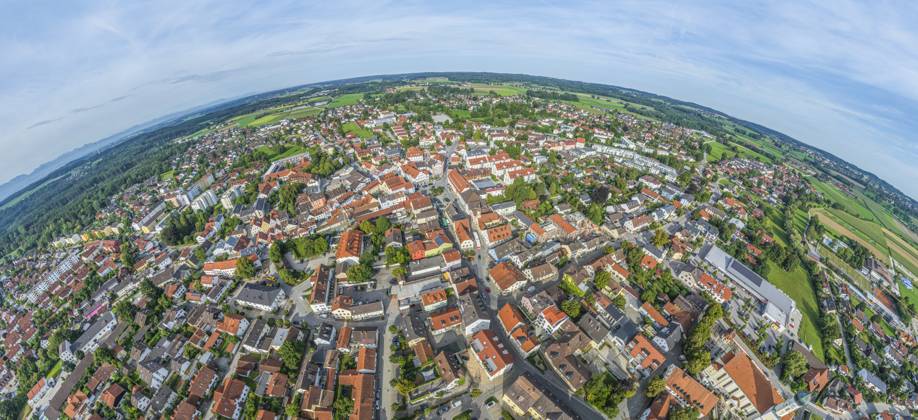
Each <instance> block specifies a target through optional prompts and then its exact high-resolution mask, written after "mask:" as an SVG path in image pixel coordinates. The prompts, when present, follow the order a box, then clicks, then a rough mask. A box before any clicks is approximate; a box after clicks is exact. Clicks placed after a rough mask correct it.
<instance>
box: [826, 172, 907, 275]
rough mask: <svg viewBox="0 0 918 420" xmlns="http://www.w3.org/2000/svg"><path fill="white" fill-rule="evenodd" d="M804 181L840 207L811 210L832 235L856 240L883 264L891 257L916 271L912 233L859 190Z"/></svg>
mask: <svg viewBox="0 0 918 420" xmlns="http://www.w3.org/2000/svg"><path fill="white" fill-rule="evenodd" d="M808 180H809V182H810V183H811V184H812V185H813V187H814V188H815V189H816V190H817V191H818V192H820V193H821V194H822V195H823V197H825V198H826V199H827V200H829V201H831V202H833V203H837V205H838V206H839V207H841V209H836V208H830V209H814V210H811V213H812V214H815V215H816V216H817V217H819V220H820V222H822V223H823V224H824V225H826V226H827V227H828V228H829V229H830V230H831V231H832V232H834V233H835V234H837V235H841V236H846V237H849V238H851V239H854V240H856V241H858V242H859V243H860V244H861V245H864V247H866V248H867V249H868V250H869V251H870V252H871V253H872V254H873V255H874V256H875V257H877V258H878V259H880V260H881V261H883V262H884V263H888V262H889V257H890V256H892V257H893V258H895V259H896V261H898V262H899V263H901V264H902V266H903V267H904V268H905V269H907V270H908V271H910V272H911V273H912V274H918V241H915V240H914V239H915V237H916V235H915V233H914V232H911V231H909V230H908V229H907V228H906V227H905V226H904V225H902V223H899V222H898V221H897V220H896V219H895V218H894V217H893V216H892V214H890V213H889V212H888V211H887V210H886V209H885V208H883V206H881V205H880V204H879V203H877V202H876V201H874V200H872V199H871V198H870V197H867V196H865V195H864V194H862V193H861V192H859V191H853V192H851V193H848V192H844V191H842V190H841V189H839V188H838V187H837V186H835V185H832V184H830V183H828V182H824V181H821V180H818V179H815V178H808Z"/></svg>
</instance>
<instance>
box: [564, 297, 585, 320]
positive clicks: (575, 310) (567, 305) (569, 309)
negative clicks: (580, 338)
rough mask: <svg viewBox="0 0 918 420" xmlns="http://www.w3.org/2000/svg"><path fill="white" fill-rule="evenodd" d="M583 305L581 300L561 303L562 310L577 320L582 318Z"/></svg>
mask: <svg viewBox="0 0 918 420" xmlns="http://www.w3.org/2000/svg"><path fill="white" fill-rule="evenodd" d="M580 309H581V304H580V300H577V299H568V300H565V301H564V302H561V310H562V311H564V313H566V314H567V316H569V317H571V318H577V317H579V316H580Z"/></svg>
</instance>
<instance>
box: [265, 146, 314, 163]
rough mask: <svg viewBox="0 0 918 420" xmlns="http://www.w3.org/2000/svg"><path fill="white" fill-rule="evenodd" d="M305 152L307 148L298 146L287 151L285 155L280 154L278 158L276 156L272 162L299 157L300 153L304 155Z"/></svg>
mask: <svg viewBox="0 0 918 420" xmlns="http://www.w3.org/2000/svg"><path fill="white" fill-rule="evenodd" d="M305 151H306V148H305V147H303V146H300V145H298V144H297V145H294V146H293V147H291V148H289V149H287V151H285V152H283V153H281V154H279V155H277V156H274V158H273V159H271V160H278V159H283V158H288V157H290V156H294V155H298V154H300V153H303V152H305Z"/></svg>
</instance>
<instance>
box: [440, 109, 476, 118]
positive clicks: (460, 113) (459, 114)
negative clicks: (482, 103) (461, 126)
mask: <svg viewBox="0 0 918 420" xmlns="http://www.w3.org/2000/svg"><path fill="white" fill-rule="evenodd" d="M446 115H449V116H450V118H452V119H453V120H456V121H464V120H467V119H469V118H472V113H471V112H469V111H468V110H465V109H450V110H449V111H446Z"/></svg>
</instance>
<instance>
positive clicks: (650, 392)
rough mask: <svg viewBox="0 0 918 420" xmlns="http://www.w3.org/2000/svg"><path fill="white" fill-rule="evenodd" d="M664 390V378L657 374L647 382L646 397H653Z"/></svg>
mask: <svg viewBox="0 0 918 420" xmlns="http://www.w3.org/2000/svg"><path fill="white" fill-rule="evenodd" d="M665 390H666V380H664V379H663V378H662V377H660V376H657V377H655V378H653V379H651V380H650V382H648V383H647V391H646V394H647V397H648V398H653V397H656V396H657V395H660V393H662V392H663V391H665Z"/></svg>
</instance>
